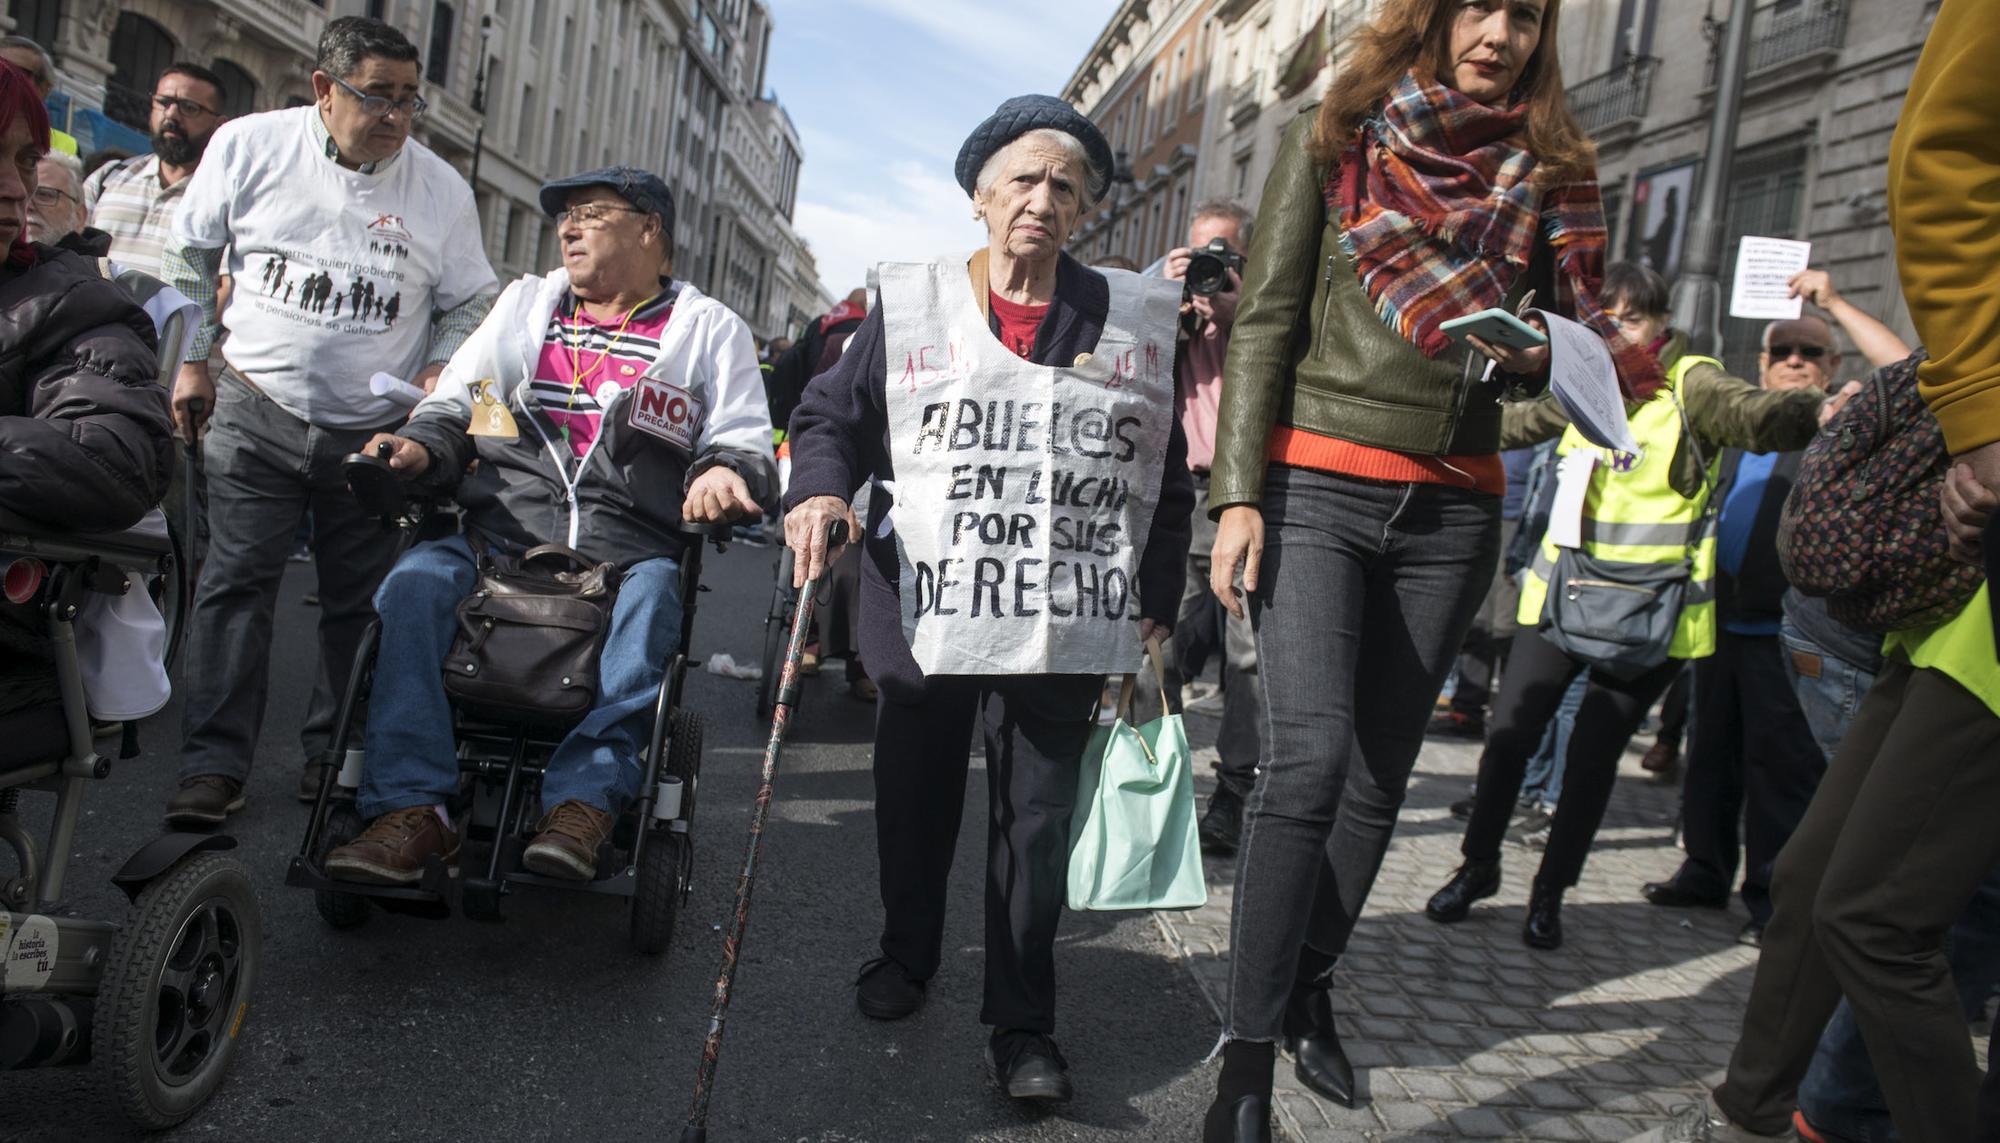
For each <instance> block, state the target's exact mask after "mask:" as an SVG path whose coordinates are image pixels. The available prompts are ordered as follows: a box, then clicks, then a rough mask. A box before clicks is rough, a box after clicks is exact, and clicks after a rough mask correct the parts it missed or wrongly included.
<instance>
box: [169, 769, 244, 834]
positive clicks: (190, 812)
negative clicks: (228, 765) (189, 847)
mask: <svg viewBox="0 0 2000 1143" xmlns="http://www.w3.org/2000/svg"><path fill="white" fill-rule="evenodd" d="M245 804H246V800H245V798H244V797H243V783H241V782H238V781H237V780H236V779H234V778H225V777H223V776H222V775H220V774H197V775H195V776H194V777H192V778H183V779H181V788H180V789H178V790H175V791H174V796H173V797H171V798H169V799H167V812H166V814H165V818H166V823H167V826H168V828H170V829H206V828H208V827H209V826H217V825H221V824H222V820H223V819H224V818H226V817H228V816H229V815H230V814H233V813H235V812H236V811H237V810H240V809H242V808H243V807H244V805H245Z"/></svg>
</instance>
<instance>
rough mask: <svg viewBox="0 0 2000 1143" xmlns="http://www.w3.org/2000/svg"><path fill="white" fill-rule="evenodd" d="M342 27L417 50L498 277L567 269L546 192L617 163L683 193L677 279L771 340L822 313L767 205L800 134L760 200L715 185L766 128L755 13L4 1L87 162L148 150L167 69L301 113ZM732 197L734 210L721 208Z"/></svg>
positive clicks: (792, 240) (442, 137)
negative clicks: (51, 80)
mask: <svg viewBox="0 0 2000 1143" xmlns="http://www.w3.org/2000/svg"><path fill="white" fill-rule="evenodd" d="M348 15H368V16H374V17H376V18H378V19H383V20H386V21H388V22H389V23H391V24H394V25H395V26H397V27H398V28H400V29H401V30H402V31H403V32H404V34H406V35H408V36H409V37H410V39H411V41H412V42H413V43H415V44H416V45H417V47H418V49H419V51H421V52H422V53H423V75H424V95H425V98H426V99H428V100H429V101H430V104H431V109H430V112H429V113H428V114H427V115H426V116H425V117H424V119H423V120H422V121H421V122H420V123H419V124H418V125H417V129H416V134H417V136H418V138H420V139H422V140H423V141H424V142H425V143H426V144H427V145H428V146H430V147H431V148H432V149H433V150H435V151H437V152H438V154H440V155H441V156H443V157H444V158H445V159H446V160H447V161H448V162H451V163H452V164H453V165H454V166H456V167H458V168H459V170H460V171H461V172H462V173H465V174H467V175H468V176H470V175H471V174H472V172H473V156H474V152H475V150H476V151H477V152H478V172H477V173H478V177H477V179H476V182H475V186H474V192H475V195H476V197H477V200H478V203H479V213H480V220H481V224H482V228H483V230H484V234H485V241H486V249H487V254H488V256H489V257H490V258H491V259H492V261H493V264H494V268H495V270H496V271H498V273H499V274H500V277H501V280H502V281H506V280H508V279H510V278H512V277H515V276H518V275H520V274H524V273H531V272H536V271H540V270H546V269H549V268H552V267H554V266H556V265H557V264H559V263H560V261H561V256H560V252H559V250H558V248H557V242H556V238H555V227H554V224H553V223H552V222H551V221H550V220H549V219H548V217H547V216H546V215H544V214H543V213H542V212H541V208H540V205H539V204H538V203H537V201H536V191H537V189H538V188H539V187H540V186H541V185H542V183H543V182H544V181H546V180H547V179H549V178H552V177H556V176H560V175H564V174H569V173H573V172H575V171H579V170H586V169H589V168H593V167H600V166H605V165H608V164H611V163H627V164H631V165H634V166H641V167H646V168H649V169H652V170H655V171H657V172H659V173H660V174H661V176H662V177H663V178H666V179H667V180H668V182H669V185H670V186H672V187H673V189H674V194H675V200H676V205H677V208H678V212H679V217H678V218H677V219H676V225H675V236H676V242H677V246H678V250H677V252H676V259H675V267H674V269H675V273H676V275H677V276H679V277H683V278H686V279H687V280H689V281H692V282H694V283H695V284H696V285H697V286H698V287H700V288H701V289H702V290H703V291H705V292H709V293H713V294H715V295H716V296H718V297H722V298H723V299H724V300H725V301H726V302H728V303H729V304H731V305H732V307H733V308H736V309H738V310H739V312H741V313H742V314H743V316H744V318H745V320H747V321H749V322H750V324H751V327H752V329H753V330H754V331H755V332H756V333H757V334H758V335H759V336H760V337H768V336H773V335H775V334H778V333H782V332H783V331H784V329H785V328H786V327H785V319H787V318H788V317H789V314H790V312H791V311H792V310H793V309H794V308H797V309H812V310H813V312H815V313H816V312H819V311H818V310H817V309H816V308H814V307H816V306H817V305H818V303H819V300H820V290H819V289H818V283H817V280H816V278H815V277H814V269H813V266H812V259H811V253H810V251H808V250H806V249H805V247H804V244H803V242H801V241H800V240H799V239H798V237H797V235H796V234H795V233H794V232H793V231H792V229H791V220H790V209H791V208H790V199H791V196H790V194H787V195H786V196H784V198H783V200H782V201H783V204H784V207H783V210H782V211H781V210H779V209H778V206H779V202H780V198H779V196H778V195H776V194H773V193H770V188H775V187H780V186H787V185H788V186H789V187H791V188H793V189H795V188H796V185H797V173H798V167H799V164H800V163H801V162H802V159H803V157H802V154H801V149H800V147H799V145H798V137H797V134H796V132H791V133H790V134H789V135H788V136H786V137H785V139H784V140H781V142H782V147H780V146H779V144H773V145H772V147H771V150H773V151H774V152H775V151H777V150H780V149H782V150H784V155H783V157H782V158H780V157H777V156H776V155H775V154H774V156H773V157H772V158H770V159H769V160H768V161H766V162H762V163H761V164H759V165H757V171H758V173H757V175H756V176H755V178H756V179H759V180H763V182H762V193H754V194H745V193H743V186H742V180H737V183H736V184H735V185H731V184H728V183H726V182H725V180H724V178H723V174H722V164H721V161H720V158H721V156H720V152H721V151H722V150H723V149H724V148H723V146H722V140H723V138H724V134H725V130H726V128H725V124H727V123H730V122H732V121H733V120H734V119H735V118H738V117H741V118H743V119H744V121H745V122H755V121H759V120H760V117H768V114H769V113H768V112H766V111H763V110H760V106H761V105H763V104H765V103H767V102H768V101H767V100H765V99H763V98H761V97H760V96H761V92H762V91H763V83H764V80H765V76H764V61H765V58H766V55H767V52H768V48H769V42H770V34H771V20H770V14H769V10H768V8H767V7H766V6H765V5H764V3H763V2H762V0H324V2H323V3H322V2H320V0H126V2H124V3H117V4H114V3H109V2H107V0H11V3H10V5H9V8H8V11H7V16H6V20H5V21H0V22H6V23H11V26H12V30H14V31H17V32H20V33H21V34H25V35H29V36H32V37H34V38H36V39H37V40H40V41H41V42H42V43H43V45H44V46H45V47H47V48H48V49H49V50H50V52H51V54H53V55H54V57H55V59H56V64H57V68H58V71H59V72H60V74H61V83H60V87H61V90H60V92H59V94H58V95H57V96H56V97H54V98H52V99H51V104H52V106H53V105H55V104H58V103H60V104H61V105H62V106H61V108H60V109H59V114H58V120H59V124H58V125H61V122H62V121H65V120H67V121H69V122H72V123H73V124H75V125H76V126H78V127H80V128H89V127H91V126H93V125H99V124H101V125H103V130H102V132H101V133H102V134H103V135H105V136H106V138H105V139H102V140H93V138H91V137H90V133H89V132H88V131H87V130H79V131H75V132H73V133H77V134H79V137H80V138H81V139H82V141H83V143H84V146H85V149H86V150H88V149H90V147H91V144H92V143H93V141H96V142H98V143H99V144H100V145H102V144H103V143H106V142H115V143H117V144H118V145H122V146H127V147H129V146H132V145H134V140H136V141H137V143H138V144H143V142H144V139H143V132H144V126H145V117H146V99H147V95H148V94H149V93H150V92H151V90H152V83H153V79H154V77H155V76H156V75H157V74H158V73H159V71H160V69H161V68H163V67H165V66H166V65H167V64H168V63H171V62H173V61H175V60H191V61H193V62H195V63H200V64H202V65H204V66H207V67H209V68H211V69H213V70H215V71H216V72H217V73H218V74H219V75H221V76H222V78H223V79H224V81H225V82H226V83H227V84H228V86H229V88H230V107H229V108H228V110H229V111H230V112H231V113H232V114H245V113H248V112H252V111H264V110H269V109H272V108H278V107H286V106H294V105H297V104H299V103H301V102H306V101H310V99H311V98H312V78H311V77H312V71H313V55H314V47H315V45H316V43H317V42H318V39H319V35H320V32H321V31H322V30H323V29H324V28H325V26H326V22H327V21H328V20H330V19H333V18H335V17H339V16H348ZM482 59H483V60H484V61H485V66H484V70H483V74H482V69H481V61H482ZM475 94H478V95H480V96H482V97H483V103H484V107H485V115H484V131H483V132H482V131H481V130H480V126H481V116H480V114H479V112H478V111H476V110H475ZM773 106H774V107H775V105H773ZM778 114H779V115H780V116H782V114H783V113H782V110H781V109H780V110H779V111H778ZM100 116H101V117H100ZM121 123H122V124H124V125H127V126H129V127H134V128H137V131H138V133H137V134H136V135H135V134H133V133H131V132H126V131H123V130H122V129H121V128H120V127H119V124H121ZM788 126H789V124H787V127H788ZM759 137H760V138H762V137H764V136H763V135H760V136H759ZM786 180H789V181H788V182H787V181H786ZM725 196H734V197H729V199H728V201H729V206H728V208H727V210H724V209H723V208H722V207H721V205H720V203H721V201H722V200H723V199H724V198H725ZM725 215H726V216H727V217H728V219H729V222H728V223H727V225H724V224H723V223H722V222H721V221H720V220H721V219H722V218H723V217H724V216H725ZM739 231H742V232H748V233H751V234H755V235H758V236H760V239H761V241H762V243H763V245H762V248H761V250H762V254H761V257H762V258H763V260H764V261H763V262H759V261H757V259H756V258H754V257H753V256H752V255H751V254H750V253H749V252H747V251H745V252H740V253H738V254H736V255H735V257H736V258H737V259H738V260H739V261H744V260H747V261H749V262H750V263H751V265H750V269H749V271H748V273H749V277H750V279H751V280H752V281H753V282H761V283H762V286H761V287H759V288H757V289H752V290H749V291H743V290H739V289H736V288H734V287H733V286H732V285H731V283H732V282H733V281H735V280H738V279H740V278H741V277H742V276H743V273H744V271H742V270H741V269H738V268H737V267H736V265H735V264H733V263H732V262H731V260H730V256H729V251H732V250H739V247H737V246H735V245H734V244H733V236H734V235H735V234H736V233H737V232H739ZM781 251H782V252H783V255H782V257H780V252H781ZM765 263H768V265H766V264H765Z"/></svg>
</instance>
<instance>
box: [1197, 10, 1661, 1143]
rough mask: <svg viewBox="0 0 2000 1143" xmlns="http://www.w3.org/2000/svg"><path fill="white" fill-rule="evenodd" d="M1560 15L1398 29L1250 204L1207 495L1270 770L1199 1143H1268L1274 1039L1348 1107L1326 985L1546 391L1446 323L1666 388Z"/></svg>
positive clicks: (1349, 1075) (1401, 23) (1490, 565)
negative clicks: (1639, 317)
mask: <svg viewBox="0 0 2000 1143" xmlns="http://www.w3.org/2000/svg"><path fill="white" fill-rule="evenodd" d="M1558 5H1559V0H1409V2H1406V3H1397V4H1389V5H1384V6H1383V8H1382V11H1381V14H1380V15H1378V16H1377V17H1376V20H1375V23H1374V24H1373V25H1372V26H1371V27H1370V28H1368V29H1366V30H1364V31H1362V32H1361V33H1360V34H1359V35H1358V37H1357V48H1356V51H1355V52H1354V53H1353V54H1352V55H1351V56H1350V57H1349V58H1348V59H1347V60H1346V61H1345V62H1344V63H1343V65H1342V69H1341V72H1340V74H1339V75H1338V76H1337V77H1336V79H1335V80H1334V82H1333V86H1332V89H1331V90H1330V91H1329V93H1328V95H1327V97H1326V99H1325V100H1324V102H1322V103H1321V105H1320V107H1319V108H1318V110H1317V111H1316V112H1315V113H1311V114H1308V115H1304V116H1301V117H1300V118H1299V120H1298V121H1297V122H1295V123H1294V124H1293V125H1292V127H1291V129H1290V130H1289V131H1288V132H1287V134H1286V136H1285V139H1284V142H1283V144H1282V145H1281V148H1280V152H1279V156H1278V160H1277V163H1276V165H1275V166H1274V168H1273V170H1272V172H1271V176H1270V180H1269V182H1268V183H1267V184H1266V185H1265V188H1264V197H1263V203H1262V206H1261V208H1260V210H1259V211H1258V219H1259V221H1258V227H1257V235H1256V241H1255V244H1254V245H1253V246H1252V248H1251V251H1250V256H1249V264H1248V268H1247V270H1246V272H1245V281H1244V284H1243V300H1242V306H1241V309H1240V311H1239V313H1238V317H1237V323H1236V329H1235V337H1234V339H1233V340H1232V342H1231V344H1230V349H1229V358H1228V363H1227V365H1226V367H1225V371H1224V380H1223V389H1222V409H1221V418H1220V423H1219V425H1218V428H1217V441H1216V456H1215V463H1214V467H1213V469H1212V471H1211V477H1210V479H1211V484H1210V493H1209V511H1210V512H1211V513H1212V514H1214V515H1215V516H1216V518H1217V522H1218V528H1217V537H1216V542H1215V548H1214V554H1213V565H1212V566H1213V582H1212V584H1211V587H1212V588H1213V590H1214V591H1215V593H1216V595H1217V596H1218V597H1220V598H1221V600H1222V602H1223V605H1224V606H1225V607H1227V608H1229V609H1230V611H1231V612H1232V613H1235V614H1241V609H1242V608H1243V607H1245V606H1246V605H1247V606H1248V607H1249V608H1250V614H1251V617H1252V619H1253V620H1254V621H1255V624H1256V630H1257V642H1258V654H1259V660H1260V662H1261V664H1262V669H1263V676H1264V685H1265V704H1266V717H1267V725H1266V727H1265V735H1266V739H1265V741H1266V743H1267V747H1266V755H1265V759H1264V763H1263V772H1262V774H1261V775H1260V777H1259V779H1258V783H1257V786H1256V788H1255V790H1254V791H1253V793H1252V795H1251V800H1250V805H1249V815H1248V820H1247V824H1246V828H1245V831H1244V836H1243V842H1242V848H1241V850H1240V855H1239V858H1238V866H1237V878H1236V890H1235V907H1234V910H1235V911H1234V917H1233V920H1232V925H1231V929H1232V933H1231V945H1232V954H1231V955H1232V961H1231V970H1230V971H1231V981H1230V998H1229V1004H1228V1008H1227V1011H1226V1014H1225V1018H1224V1028H1223V1040H1224V1042H1223V1045H1222V1048H1221V1055H1222V1060H1223V1064H1222V1073H1221V1077H1220V1079H1219V1081H1218V1092H1217V1095H1216V1100H1215V1102H1214V1104H1213V1105H1212V1106H1211V1107H1210V1108H1209V1112H1208V1116H1207V1120H1206V1122H1205V1124H1204V1129H1203V1138H1204V1139H1205V1140H1207V1141H1208V1143H1221V1141H1238V1140H1268V1139H1270V1138H1271V1134H1270V1132H1271V1127H1270V1108H1271V1073H1272V1068H1273V1066H1274V1064H1275V1052H1276V1046H1277V1042H1278V1041H1279V1039H1280V1038H1281V1037H1282V1038H1283V1040H1284V1042H1285V1046H1286V1049H1287V1050H1288V1051H1289V1052H1291V1053H1292V1055H1293V1056H1294V1058H1295V1061H1296V1067H1297V1072H1298V1075H1299V1078H1300V1080H1301V1081H1302V1082H1303V1083H1305V1084H1306V1085H1307V1086H1309V1087H1311V1088H1313V1089H1314V1090H1315V1091H1318V1092H1320V1093H1322V1094H1324V1095H1326V1096H1328V1097H1330V1098H1332V1099H1334V1100H1337V1101H1339V1102H1341V1103H1344V1104H1348V1105H1350V1106H1351V1105H1352V1102H1353V1098H1354V1095H1353V1093H1354V1076H1353V1070H1352V1068H1351V1067H1350V1066H1349V1064H1348V1061H1347V1058H1346V1056H1345V1054H1344V1053H1343V1051H1342V1049H1341V1045H1340V1040H1339V1037H1338V1035H1337V1034H1336V1032H1335V1029H1334V1022H1333V1009H1332V1004H1331V1001H1330V999H1329V996H1328V989H1329V987H1330V979H1331V976H1332V971H1333V966H1334V962H1335V959H1336V958H1337V957H1338V956H1339V954H1340V953H1341V952H1342V950H1343V949H1344V948H1345V946H1346V943H1347V939H1348V935H1349V933H1350V932H1351V931H1352V930H1353V927H1354V923H1355V920H1356V919H1357V918H1358V917H1359V915H1360V913H1361V909H1362V905H1363V903H1364V902H1365V901H1366V900H1367V897H1368V892H1369V889H1370V887H1371V886H1372V884H1373V882H1374V880H1375V875H1376V872H1377V870H1379V868H1380V867H1381V862H1382V857H1383V854H1384V852H1385V851H1386V850H1387V848H1388V844H1389V837H1390V834H1391V832H1392V831H1393V829H1394V827H1395V821H1396V814H1397V810H1398V809H1399V807H1400V806H1401V805H1402V801H1403V795H1404V789H1405V786H1406V785H1407V784H1408V781H1409V776H1410V770H1411V767H1412V766H1413V765H1414V763H1415V761H1416V756H1417V753H1418V750H1419V749H1420V748H1421V746H1422V743H1423V733H1424V726H1425V722H1426V720H1427V719H1428V718H1429V716H1430V712H1431V702H1432V699H1433V698H1434V697H1435V696H1436V694H1437V693H1438V691H1439V689H1440V688H1441V687H1442V685H1443V683H1444V678H1445V675H1446V673H1447V672H1448V671H1449V670H1450V667H1451V662H1452V659H1453V656H1454V655H1455V653H1456V652H1457V649H1458V647H1459V644H1460V642H1461V640H1462V639H1463V637H1464V635H1465V632H1466V629H1467V627H1468V626H1469V625H1470V624H1471V622H1472V619H1473V616H1474V615H1475V613H1476V612H1477V611H1478V609H1479V605H1480V602H1481V600H1482V599H1483V598H1484V596H1485V594H1486V590H1487V587H1488V585H1489V584H1490V583H1491V582H1492V579H1493V574H1494V569H1495V566H1496V562H1497V560H1498V558H1499V539H1500V501H1501V494H1502V493H1503V492H1504V490H1505V479H1506V478H1505V474H1504V470H1503V469H1502V467H1501V463H1500V458H1499V449H1500V446H1501V435H1502V434H1501V406H1500V401H1499V397H1500V394H1501V393H1502V392H1504V391H1506V390H1507V389H1508V388H1509V387H1521V388H1537V387H1540V386H1542V385H1544V384H1545V382H1546V375H1547V370H1548V350H1547V348H1546V347H1542V348H1537V349H1533V350H1527V351H1520V350H1513V349H1509V348H1507V347H1504V346H1498V345H1491V344H1487V343H1485V342H1477V341H1475V343H1474V344H1475V345H1476V347H1477V349H1478V353H1476V354H1474V353H1465V352H1455V351H1454V350H1453V348H1452V344H1451V342H1450V340H1449V339H1448V338H1447V336H1446V335H1445V334H1444V333H1443V331H1442V330H1441V329H1440V328H1439V326H1440V325H1441V323H1443V322H1445V321H1448V320H1450V319H1452V318H1455V317H1461V316H1464V315H1467V314H1472V313H1475V312H1477V311H1479V310H1482V309H1486V308H1488V307H1492V306H1506V307H1508V308H1509V309H1513V308H1515V307H1516V306H1518V305H1520V304H1522V303H1523V302H1524V301H1525V300H1526V299H1527V297H1528V294H1529V292H1530V291H1531V290H1532V291H1533V294H1534V296H1535V297H1536V298H1539V299H1542V302H1541V304H1542V305H1544V306H1547V307H1548V308H1550V309H1552V310H1555V311H1559V312H1562V313H1565V314H1567V315H1569V316H1571V317H1573V318H1574V319H1575V320H1578V321H1581V322H1583V323H1585V324H1586V325H1589V326H1590V327H1591V328H1593V329H1595V330H1597V331H1598V332H1599V333H1600V334H1602V335H1604V337H1605V338H1606V340H1607V342H1609V343H1610V345H1611V347H1612V349H1613V352H1614V357H1615V359H1616V360H1617V364H1618V369H1619V374H1620V379H1621V381H1622V382H1623V384H1624V385H1625V386H1626V389H1627V391H1628V392H1631V393H1633V394H1635V395H1650V393H1651V392H1652V390H1653V389H1655V388H1656V387H1657V386H1658V385H1659V383H1660V374H1659V367H1658V364H1657V362H1655V361H1654V360H1653V359H1652V357H1651V356H1650V355H1649V354H1647V353H1645V352H1644V351H1643V349H1642V348H1640V347H1636V346H1632V345H1629V344H1628V343H1626V342H1624V341H1622V340H1620V339H1618V338H1617V337H1615V336H1614V335H1615V332H1616V329H1615V326H1614V324H1613V323H1612V322H1611V321H1610V320H1609V319H1608V318H1607V317H1606V316H1605V314H1604V312H1603V310H1602V309H1601V308H1600V307H1599V305H1598V303H1597V299H1596V296H1595V295H1596V291H1597V287H1598V279H1599V276H1600V275H1601V274H1602V272H1603V252H1604V245H1605V235H1604V218H1603V210H1602V206H1601V203H1600V201H1599V198H1598V190H1597V182H1596V164H1595V156H1594V153H1593V151H1592V149H1591V147H1590V144H1589V142H1588V141H1587V140H1586V139H1585V137H1584V135H1583V132H1582V130H1581V129H1580V128H1578V126H1577V124H1576V121H1575V120H1574V119H1573V118H1572V117H1571V115H1570V113H1569V110H1568V107H1567V106H1566V104H1565V103H1564V99H1563V81H1562V75H1561V70H1560V68H1559V67H1558V64H1557V60H1556V44H1557V41H1558V36H1557V26H1556V16H1557V8H1558ZM1482 355H1483V356H1482ZM1488 359H1490V360H1491V361H1492V362H1494V363H1495V364H1496V365H1497V366H1498V369H1497V371H1494V373H1493V376H1491V378H1490V379H1489V378H1488V377H1487V372H1488V371H1486V370H1484V369H1483V366H1485V364H1486V361H1487V360H1488Z"/></svg>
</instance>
